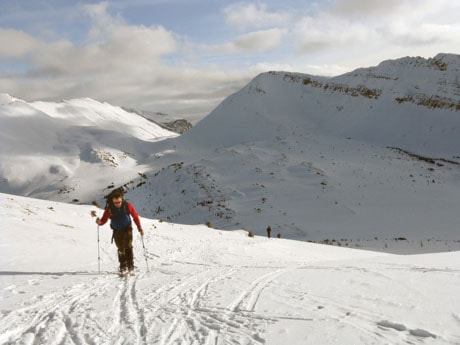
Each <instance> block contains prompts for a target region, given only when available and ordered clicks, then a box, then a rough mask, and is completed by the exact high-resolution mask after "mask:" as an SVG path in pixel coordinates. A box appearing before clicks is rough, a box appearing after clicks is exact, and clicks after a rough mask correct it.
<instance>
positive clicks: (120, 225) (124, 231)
mask: <svg viewBox="0 0 460 345" xmlns="http://www.w3.org/2000/svg"><path fill="white" fill-rule="evenodd" d="M106 199H107V204H106V206H105V209H104V214H103V215H102V218H101V219H99V218H97V219H96V223H97V224H98V225H104V224H105V223H107V220H108V219H109V218H110V227H111V228H112V230H113V237H112V239H113V240H115V244H116V246H117V249H118V261H119V262H120V273H124V272H126V269H128V271H130V272H131V271H133V270H134V255H133V227H132V221H131V217H133V219H134V223H136V226H137V229H138V230H139V233H140V234H141V236H144V231H143V230H142V226H141V222H140V220H139V215H138V214H137V212H136V210H135V209H134V207H133V205H131V203H129V202H127V201H126V200H124V199H123V191H122V190H121V189H116V190H114V191H112V192H111V193H110V194H109V195H108V196H106Z"/></svg>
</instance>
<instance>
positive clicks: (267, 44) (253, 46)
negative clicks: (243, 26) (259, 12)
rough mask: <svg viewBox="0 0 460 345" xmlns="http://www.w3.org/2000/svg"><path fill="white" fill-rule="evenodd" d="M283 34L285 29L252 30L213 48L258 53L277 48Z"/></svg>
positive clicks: (230, 51)
mask: <svg viewBox="0 0 460 345" xmlns="http://www.w3.org/2000/svg"><path fill="white" fill-rule="evenodd" d="M284 34H285V30H281V29H277V28H275V29H269V30H261V31H254V32H250V33H247V34H244V35H241V36H240V37H238V38H237V39H236V40H235V41H233V42H230V43H227V44H224V45H221V46H217V47H214V48H213V49H214V50H216V51H220V52H224V53H260V52H264V51H267V50H270V49H275V48H277V47H278V46H279V45H280V43H281V38H282V37H283V35H284Z"/></svg>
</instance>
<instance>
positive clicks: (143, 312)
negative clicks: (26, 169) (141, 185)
mask: <svg viewBox="0 0 460 345" xmlns="http://www.w3.org/2000/svg"><path fill="white" fill-rule="evenodd" d="M1 199H2V203H1V208H0V210H1V219H3V220H4V221H3V222H4V224H3V227H2V228H3V229H4V230H3V231H4V235H5V236H4V238H5V240H4V241H3V244H2V247H3V248H2V261H1V267H0V272H1V274H0V289H1V290H2V295H1V300H0V302H1V303H0V305H1V316H0V321H1V322H0V343H1V344H234V343H237V344H280V343H284V342H289V343H293V344H298V343H307V344H318V343H321V344H334V343H337V342H341V343H353V344H395V343H398V344H399V343H414V344H425V343H426V344H458V343H459V341H460V333H459V329H460V315H459V313H458V310H460V309H459V307H460V297H459V294H458V286H459V283H460V265H459V264H458V262H460V261H459V258H460V257H459V252H452V253H439V254H424V255H413V256H399V255H391V254H382V253H376V252H370V251H363V250H353V249H345V248H337V247H332V246H324V245H318V244H311V243H304V242H298V241H291V240H284V239H267V238H264V237H259V236H256V237H255V238H249V237H247V233H246V232H245V231H243V230H238V231H230V232H229V231H220V230H215V229H210V228H208V227H206V226H204V225H196V226H187V225H179V224H172V223H166V222H159V221H157V220H150V219H146V218H143V219H142V223H143V227H144V229H145V232H146V235H145V239H144V240H145V244H146V248H147V259H148V263H149V267H150V270H149V271H147V270H146V265H145V259H144V256H143V250H142V244H141V241H140V238H139V235H137V234H135V243H134V251H135V260H136V261H135V263H136V266H137V274H136V276H134V277H126V278H119V277H118V275H117V274H115V273H114V272H115V271H116V267H117V262H116V250H115V247H114V245H111V244H110V236H111V231H110V230H109V229H108V227H107V226H106V227H101V228H100V239H101V242H100V249H101V271H102V272H101V274H98V270H97V226H96V224H95V223H94V219H93V218H91V217H90V212H91V211H92V210H95V208H94V207H90V206H72V205H67V204H60V203H57V202H51V201H40V200H34V199H27V198H22V197H16V196H9V195H5V194H2V195H1ZM96 211H97V210H96ZM97 212H100V211H97Z"/></svg>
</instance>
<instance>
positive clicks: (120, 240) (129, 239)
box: [113, 227, 134, 271]
mask: <svg viewBox="0 0 460 345" xmlns="http://www.w3.org/2000/svg"><path fill="white" fill-rule="evenodd" d="M113 239H114V240H115V244H116V245H117V249H118V261H119V262H120V270H122V271H124V270H126V268H127V269H129V270H132V269H134V256H133V229H132V227H129V228H128V229H126V230H123V231H120V230H113Z"/></svg>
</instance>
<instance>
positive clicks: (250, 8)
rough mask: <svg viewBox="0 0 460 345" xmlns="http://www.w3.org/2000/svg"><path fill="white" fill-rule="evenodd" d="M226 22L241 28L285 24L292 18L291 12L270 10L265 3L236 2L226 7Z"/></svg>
mask: <svg viewBox="0 0 460 345" xmlns="http://www.w3.org/2000/svg"><path fill="white" fill-rule="evenodd" d="M224 14H225V17H226V22H227V23H228V24H230V25H234V26H236V27H238V28H241V29H246V28H264V27H265V28H266V27H274V26H277V25H285V24H286V23H287V22H289V20H290V19H291V18H292V15H291V14H290V13H289V12H286V11H281V12H270V11H268V10H267V5H265V4H249V3H235V4H232V5H229V6H227V7H226V8H225V9H224Z"/></svg>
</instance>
